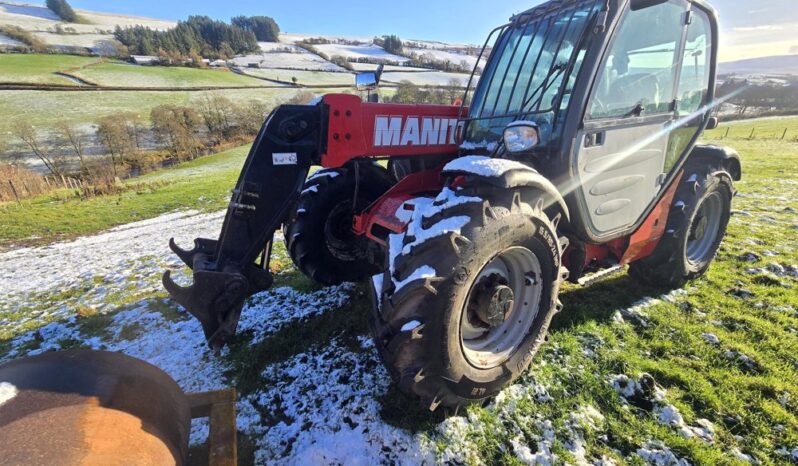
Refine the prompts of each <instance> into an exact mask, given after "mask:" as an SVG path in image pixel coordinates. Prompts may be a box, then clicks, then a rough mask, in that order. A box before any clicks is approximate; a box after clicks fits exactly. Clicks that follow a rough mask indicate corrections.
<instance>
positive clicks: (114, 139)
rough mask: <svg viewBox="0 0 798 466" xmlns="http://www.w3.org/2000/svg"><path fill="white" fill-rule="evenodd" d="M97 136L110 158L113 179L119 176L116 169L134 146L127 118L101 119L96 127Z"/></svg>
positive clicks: (121, 116) (112, 116)
mask: <svg viewBox="0 0 798 466" xmlns="http://www.w3.org/2000/svg"><path fill="white" fill-rule="evenodd" d="M97 136H98V137H99V139H100V142H101V143H102V144H103V145H104V146H105V148H106V150H108V153H109V154H110V156H111V167H112V169H113V173H114V177H117V176H119V174H118V172H117V170H116V167H117V165H121V164H123V163H124V161H125V159H126V158H127V157H128V156H129V155H130V153H131V152H132V151H133V146H134V143H133V141H132V140H131V138H130V132H129V130H128V121H127V118H125V116H124V115H121V114H117V115H109V116H107V117H103V118H102V119H101V120H100V121H99V123H98V125H97Z"/></svg>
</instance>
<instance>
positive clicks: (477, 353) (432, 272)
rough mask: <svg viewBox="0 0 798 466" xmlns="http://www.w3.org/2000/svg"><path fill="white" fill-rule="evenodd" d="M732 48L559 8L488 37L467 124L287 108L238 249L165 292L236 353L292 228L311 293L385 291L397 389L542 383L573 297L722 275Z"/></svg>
mask: <svg viewBox="0 0 798 466" xmlns="http://www.w3.org/2000/svg"><path fill="white" fill-rule="evenodd" d="M717 38H718V25H717V18H716V13H715V11H714V10H713V9H712V8H711V7H710V6H709V5H708V4H707V3H706V2H704V1H703V0H552V1H549V2H547V3H544V4H542V5H540V6H538V7H535V8H533V9H531V10H529V11H525V12H523V13H520V14H517V15H515V16H513V17H512V18H510V22H509V23H507V24H505V25H503V26H501V27H499V28H497V29H495V30H494V31H493V32H492V33H491V35H490V36H489V38H488V40H487V41H486V42H485V46H484V48H483V51H482V53H481V55H480V58H479V59H478V60H477V67H476V69H475V73H473V74H472V78H471V81H472V82H471V83H469V86H468V89H471V88H472V84H475V86H474V90H473V93H471V92H469V91H466V93H465V94H466V95H465V97H464V98H463V99H462V100H463V104H462V105H458V106H436V105H396V104H381V103H377V102H375V101H374V100H376V99H373V98H369V99H367V100H368V101H367V102H363V101H361V99H360V98H359V97H357V96H355V95H340V94H334V95H325V96H324V97H322V98H320V99H319V100H318V101H317V102H315V103H313V104H311V105H306V106H298V105H283V106H280V107H278V108H277V109H275V110H274V111H273V112H272V113H271V115H269V116H268V118H267V119H266V122H265V124H264V125H263V129H262V130H261V131H260V134H259V135H258V137H257V140H256V141H255V144H254V145H253V146H252V150H251V151H250V153H249V157H248V158H247V160H246V163H245V165H244V168H243V172H242V174H241V177H240V178H239V180H238V183H237V185H236V187H235V190H234V191H233V196H232V200H231V201H230V205H229V208H228V210H227V216H226V218H225V221H224V226H223V227H222V232H221V236H220V238H219V239H218V240H210V239H197V240H196V241H195V246H194V248H193V249H192V250H190V251H189V250H183V249H181V248H179V247H178V246H176V245H175V243H174V241H170V245H171V248H172V250H174V251H175V253H177V254H178V255H179V256H180V257H181V258H182V260H183V261H185V263H186V264H187V265H188V266H189V267H191V268H192V269H193V272H194V283H193V285H191V286H189V287H187V288H183V287H180V286H178V285H176V284H175V283H174V282H173V281H172V280H171V278H170V276H169V273H168V272H167V273H166V274H165V275H164V285H165V287H166V288H167V290H168V291H169V292H170V293H171V295H172V297H173V298H174V299H175V300H176V301H177V302H178V303H180V304H181V305H183V306H184V307H185V308H186V309H187V310H188V311H189V312H190V313H191V314H193V315H194V316H195V317H197V318H198V319H199V321H200V322H201V323H202V327H203V329H204V331H205V335H206V337H207V339H208V342H209V345H210V346H211V348H213V349H214V350H218V349H219V348H221V347H222V346H223V345H224V344H225V342H226V341H227V339H228V338H229V337H230V336H231V335H233V334H234V333H235V331H236V326H237V324H238V320H239V316H240V313H241V309H242V306H243V304H244V301H245V300H246V299H247V298H248V297H249V296H251V295H252V294H254V293H257V292H260V291H263V290H266V289H268V288H269V287H270V286H271V284H272V275H271V273H270V272H269V256H270V254H271V248H272V243H273V241H274V239H275V233H276V232H277V231H278V230H280V229H281V227H282V235H283V238H284V241H285V244H286V246H287V249H288V251H289V252H290V255H291V257H292V258H293V261H294V263H295V264H296V266H297V267H298V268H299V269H300V270H301V271H302V272H303V273H305V274H306V275H308V276H309V277H311V278H312V279H313V280H316V281H318V282H320V283H324V284H333V283H340V282H344V281H357V280H362V279H366V278H370V286H371V288H372V290H373V296H374V310H373V313H372V315H371V317H370V325H371V329H372V332H373V337H374V341H375V343H376V347H377V348H378V350H379V353H380V355H381V357H382V359H383V361H384V362H385V365H386V366H387V367H388V369H389V371H390V373H391V374H392V376H393V377H394V379H395V380H396V381H397V383H398V385H399V387H400V388H401V389H403V390H404V391H406V392H409V393H412V394H414V395H416V396H417V397H419V398H420V399H421V401H422V403H423V404H424V406H426V407H429V408H430V409H433V410H434V409H435V408H436V407H438V406H441V405H442V406H446V407H456V406H459V405H461V404H465V403H467V402H469V401H472V400H479V399H484V398H486V397H490V396H491V395H494V394H495V393H497V391H498V390H500V389H501V388H502V387H503V386H505V385H507V384H508V383H510V382H511V381H512V380H513V379H515V378H516V377H518V375H519V374H521V372H522V371H524V369H525V368H527V367H528V366H529V364H530V361H531V360H532V357H533V355H534V354H535V351H536V350H537V349H538V347H539V346H540V344H541V342H543V341H544V338H545V335H546V331H547V328H548V326H549V322H550V321H551V318H552V316H553V315H554V314H555V313H556V312H558V311H559V310H560V307H561V305H560V304H559V301H558V299H557V294H558V291H559V289H560V284H561V282H562V281H563V280H566V279H570V280H571V281H573V282H578V283H581V284H583V285H588V284H590V283H592V282H594V281H596V280H599V279H601V278H603V277H606V276H608V275H610V274H612V273H615V272H618V271H620V270H622V268H623V267H625V266H626V265H628V266H629V273H630V274H631V275H632V276H633V277H634V278H635V279H638V280H640V281H642V282H645V283H649V284H654V285H660V286H670V287H678V286H681V285H683V284H684V283H685V281H687V280H690V279H693V278H696V277H698V276H700V275H702V274H703V273H704V272H706V270H707V268H708V267H709V264H710V262H711V261H712V259H713V258H714V256H715V253H716V251H717V250H718V247H719V245H720V242H721V240H722V238H723V236H724V235H725V232H726V226H727V223H728V220H729V215H730V207H731V201H732V197H733V195H734V193H735V191H734V188H733V181H735V180H739V179H740V176H741V167H740V160H739V157H738V155H737V154H736V153H735V152H734V151H733V150H730V149H725V148H720V147H715V146H705V145H698V144H697V140H698V138H699V136H700V135H701V133H702V131H703V130H704V129H706V128H707V127H710V128H714V127H715V126H717V119H716V118H714V117H712V116H711V115H712V109H713V108H714V106H715V105H716V104H717V102H716V100H715V97H714V94H715V89H714V83H715V69H716V60H717V46H718V40H717ZM378 74H379V73H364V74H361V75H359V76H357V81H358V87H359V88H360V89H361V90H369V91H373V90H374V88H375V87H376V85H377V83H378V81H379V76H378ZM477 74H479V75H480V76H479V80H478V83H475V82H476V75H477ZM381 161H383V162H381ZM386 162H387V163H386ZM315 165H321V166H322V167H323V169H321V170H319V171H316V172H315V173H314V174H313V175H312V176H311V177H310V178H308V174H309V173H310V170H311V167H312V166H315Z"/></svg>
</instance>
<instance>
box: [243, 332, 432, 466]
mask: <svg viewBox="0 0 798 466" xmlns="http://www.w3.org/2000/svg"><path fill="white" fill-rule="evenodd" d="M359 346H360V348H355V351H351V350H349V349H347V347H345V346H344V344H343V343H342V342H341V341H338V340H333V341H332V342H330V344H329V345H326V346H324V347H323V348H314V349H312V350H310V351H308V352H306V353H302V354H298V355H296V356H294V357H292V358H291V359H289V360H287V361H285V362H283V363H279V364H274V365H272V366H269V367H267V368H266V370H265V371H264V373H263V377H264V378H265V379H266V380H268V381H270V383H268V384H267V388H266V389H264V390H263V391H261V392H258V393H256V394H253V395H251V396H249V397H247V398H246V399H245V400H244V401H245V402H246V403H249V404H251V406H252V407H253V408H254V409H252V410H245V411H246V412H249V413H250V416H249V417H248V418H247V419H248V422H249V424H247V425H242V424H239V427H240V428H242V430H243V431H244V432H246V433H248V434H250V435H252V436H254V437H255V438H256V439H257V440H256V441H257V444H258V447H259V450H258V453H257V457H256V461H255V462H256V463H257V464H264V463H266V462H269V463H278V464H363V465H368V464H386V463H388V464H395V463H401V464H421V463H422V462H424V461H425V460H426V461H427V462H431V461H430V460H431V458H430V457H429V455H430V453H429V452H428V451H426V450H425V449H423V448H422V447H421V444H420V442H419V439H418V438H416V437H414V436H412V435H410V434H408V433H407V432H405V431H403V430H400V429H397V428H394V427H391V426H389V425H387V424H385V423H384V422H383V421H382V419H381V418H380V409H381V404H380V402H379V397H381V396H382V395H384V393H385V391H386V390H387V388H388V385H389V383H390V382H389V381H390V377H389V376H388V374H387V372H386V371H385V369H383V367H382V364H380V363H379V361H378V359H377V355H376V352H375V351H374V350H373V345H372V343H371V340H370V339H366V338H361V339H359Z"/></svg>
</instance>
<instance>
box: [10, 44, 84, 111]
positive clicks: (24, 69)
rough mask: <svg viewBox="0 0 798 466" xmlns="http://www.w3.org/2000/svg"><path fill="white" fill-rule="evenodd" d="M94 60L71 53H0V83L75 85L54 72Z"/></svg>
mask: <svg viewBox="0 0 798 466" xmlns="http://www.w3.org/2000/svg"><path fill="white" fill-rule="evenodd" d="M96 61H97V58H96V57H77V56H72V55H38V54H0V83H4V82H13V83H27V84H61V85H64V84H66V85H77V83H75V82H74V81H71V80H69V79H67V78H65V77H63V76H58V75H56V74H54V73H55V72H56V71H64V70H66V69H70V68H76V67H81V66H86V65H88V64H90V63H94V62H96ZM3 100H5V99H3Z"/></svg>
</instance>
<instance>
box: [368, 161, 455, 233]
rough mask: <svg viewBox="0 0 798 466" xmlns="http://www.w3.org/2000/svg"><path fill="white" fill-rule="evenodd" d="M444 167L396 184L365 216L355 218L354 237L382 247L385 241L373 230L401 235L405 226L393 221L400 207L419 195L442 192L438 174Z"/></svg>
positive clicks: (406, 178) (402, 223)
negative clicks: (371, 241) (380, 229)
mask: <svg viewBox="0 0 798 466" xmlns="http://www.w3.org/2000/svg"><path fill="white" fill-rule="evenodd" d="M442 169H443V166H442V165H441V166H439V167H437V168H433V169H430V170H424V171H420V172H416V173H412V174H410V175H408V176H406V177H404V178H402V179H401V180H399V182H398V183H396V184H395V185H394V186H393V187H392V188H391V189H390V190H388V192H386V193H385V194H384V195H383V196H382V197H381V198H379V199H377V201H376V202H374V203H373V204H372V205H371V206H370V207H369V208H368V209H367V210H366V211H365V212H363V213H362V214H360V215H355V221H354V230H355V234H357V235H366V237H368V238H369V239H371V240H373V241H376V242H378V243H380V244H382V245H385V241H384V239H382V238H380V237H379V236H377V235H376V234H375V231H374V227H375V226H376V227H382V228H383V229H385V230H387V231H389V232H390V233H401V232H402V231H404V229H405V227H406V226H407V225H405V223H404V222H402V221H401V220H399V219H398V218H397V217H396V212H397V211H398V209H399V208H401V207H402V204H403V203H404V202H405V201H407V200H409V199H412V198H414V197H416V196H417V195H418V194H421V193H425V192H427V193H437V192H438V191H440V190H441V189H443V180H442V179H441V170H442Z"/></svg>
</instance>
